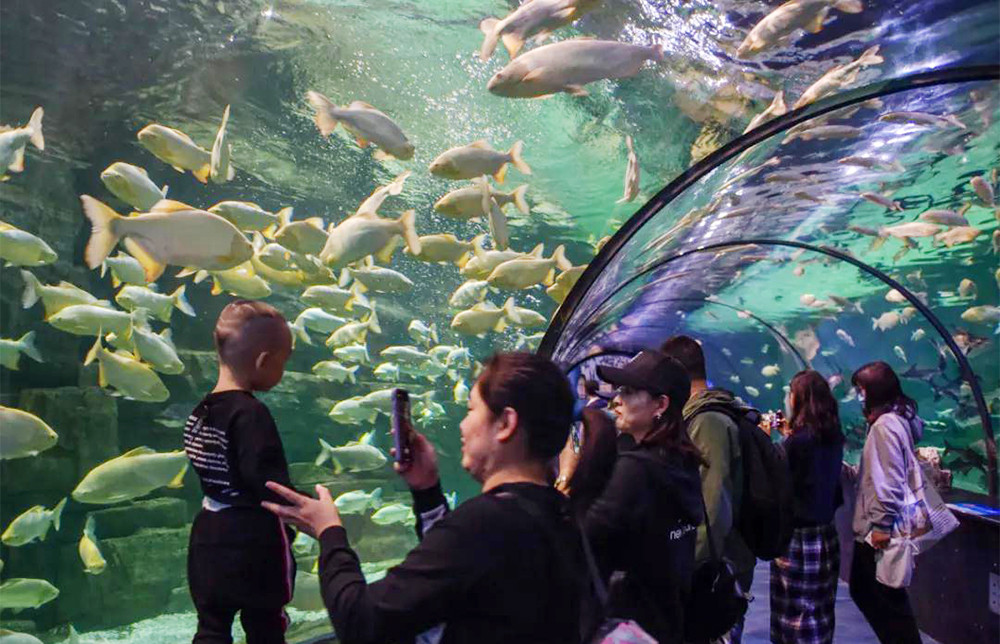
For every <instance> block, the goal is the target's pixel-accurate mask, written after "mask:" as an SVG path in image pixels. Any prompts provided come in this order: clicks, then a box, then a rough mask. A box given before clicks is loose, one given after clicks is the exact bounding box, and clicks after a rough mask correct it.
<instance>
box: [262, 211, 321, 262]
mask: <svg viewBox="0 0 1000 644" xmlns="http://www.w3.org/2000/svg"><path fill="white" fill-rule="evenodd" d="M285 216H286V218H287V220H286V222H285V224H284V225H282V226H281V227H280V228H278V230H276V231H274V241H276V242H278V243H279V244H280V245H282V246H284V247H285V248H287V249H288V250H291V251H294V252H296V253H299V254H301V255H317V256H318V255H319V254H320V253H321V252H322V251H323V247H324V246H325V245H326V241H327V237H328V234H327V229H326V228H325V227H324V225H323V220H322V219H321V218H319V217H309V218H308V219H302V220H301V221H291V212H290V211H288V212H286V214H285Z"/></svg>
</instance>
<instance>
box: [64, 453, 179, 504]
mask: <svg viewBox="0 0 1000 644" xmlns="http://www.w3.org/2000/svg"><path fill="white" fill-rule="evenodd" d="M187 468H188V458H187V454H186V453H185V452H184V450H177V451H174V452H156V451H154V450H152V449H150V448H148V447H136V448H135V449H133V450H130V451H128V452H125V453H124V454H122V455H121V456H116V457H115V458H112V459H110V460H108V461H105V462H103V463H101V464H100V465H98V466H97V467H95V468H94V469H92V470H90V471H89V472H87V474H86V475H85V476H84V477H83V480H81V481H80V482H79V483H78V484H77V486H76V488H75V489H74V490H73V493H72V496H73V499H74V500H75V501H78V502H80V503H90V504H95V505H101V504H109V503H118V502H120V501H129V500H131V499H136V498H139V497H141V496H145V495H147V494H149V493H150V492H152V491H154V490H157V489H159V488H161V487H169V488H179V487H182V486H183V480H184V473H185V472H187Z"/></svg>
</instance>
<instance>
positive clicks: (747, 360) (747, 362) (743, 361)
mask: <svg viewBox="0 0 1000 644" xmlns="http://www.w3.org/2000/svg"><path fill="white" fill-rule="evenodd" d="M740 364H745V365H747V366H750V365H752V364H753V358H741V359H740Z"/></svg>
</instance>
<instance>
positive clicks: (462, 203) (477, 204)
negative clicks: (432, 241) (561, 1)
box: [434, 0, 534, 220]
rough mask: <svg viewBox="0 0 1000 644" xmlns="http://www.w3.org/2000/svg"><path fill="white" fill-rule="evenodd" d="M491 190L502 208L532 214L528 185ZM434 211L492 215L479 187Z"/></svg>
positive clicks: (452, 196) (452, 195)
mask: <svg viewBox="0 0 1000 644" xmlns="http://www.w3.org/2000/svg"><path fill="white" fill-rule="evenodd" d="M532 1H534V0H532ZM489 190H490V196H491V197H492V198H493V200H494V201H496V202H497V205H498V206H500V208H503V207H504V206H506V205H507V204H514V206H515V207H516V208H517V209H518V210H520V211H521V213H522V214H525V215H527V214H528V213H529V212H530V209H529V207H528V200H527V199H526V198H525V194H526V193H527V192H528V186H527V185H523V186H518V187H517V188H515V189H514V190H512V191H511V192H501V191H499V190H497V189H495V188H493V186H490V187H489ZM434 210H435V211H437V212H439V213H441V214H442V215H444V216H446V217H451V218H452V219H464V220H469V219H478V218H480V217H487V216H489V214H490V213H489V211H485V210H483V191H482V188H481V187H480V186H478V185H473V186H466V187H464V188H458V189H456V190H452V191H451V192H449V193H448V194H446V195H445V196H443V197H441V198H440V199H438V200H437V201H436V202H435V203H434Z"/></svg>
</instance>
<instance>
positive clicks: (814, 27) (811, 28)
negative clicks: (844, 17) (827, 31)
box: [803, 0, 843, 34]
mask: <svg viewBox="0 0 1000 644" xmlns="http://www.w3.org/2000/svg"><path fill="white" fill-rule="evenodd" d="M841 1H843V0H841ZM838 4H839V2H838ZM829 12H830V10H829V9H828V8H826V7H824V8H823V9H820V10H819V11H818V12H817V13H816V17H815V18H813V19H812V20H811V21H809V24H807V25H806V26H805V27H803V29H805V30H806V31H808V32H809V33H811V34H818V33H819V32H820V31H822V30H823V22H824V21H825V20H826V15H827V14H828V13H829Z"/></svg>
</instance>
